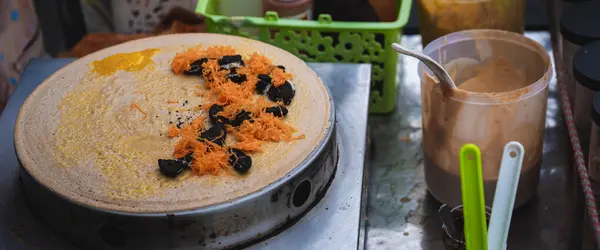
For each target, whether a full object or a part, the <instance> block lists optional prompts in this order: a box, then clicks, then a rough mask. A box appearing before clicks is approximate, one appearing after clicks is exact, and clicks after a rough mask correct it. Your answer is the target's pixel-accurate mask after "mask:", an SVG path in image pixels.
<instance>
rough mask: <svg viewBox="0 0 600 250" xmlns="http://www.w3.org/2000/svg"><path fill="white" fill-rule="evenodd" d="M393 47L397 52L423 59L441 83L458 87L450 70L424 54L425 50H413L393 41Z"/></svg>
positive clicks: (454, 87)
mask: <svg viewBox="0 0 600 250" xmlns="http://www.w3.org/2000/svg"><path fill="white" fill-rule="evenodd" d="M392 49H394V50H395V51H396V52H398V53H400V54H404V55H407V56H412V57H414V58H417V59H419V61H421V62H422V63H423V64H425V66H427V68H429V70H431V72H433V74H434V75H435V77H436V78H437V79H438V80H439V81H440V82H441V83H443V84H447V85H448V86H449V87H450V88H452V89H456V84H455V83H454V81H453V80H452V78H451V77H450V75H449V74H448V72H447V71H446V70H445V69H444V67H442V65H440V64H439V63H437V62H436V61H435V60H433V59H432V58H431V57H429V56H427V55H425V54H423V52H421V51H416V50H411V49H408V48H405V47H404V46H402V45H400V44H398V43H393V44H392Z"/></svg>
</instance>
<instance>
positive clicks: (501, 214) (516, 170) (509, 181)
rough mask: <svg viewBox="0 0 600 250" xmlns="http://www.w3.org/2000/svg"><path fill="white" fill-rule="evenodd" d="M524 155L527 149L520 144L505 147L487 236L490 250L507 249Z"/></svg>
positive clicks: (513, 142) (514, 143) (514, 142)
mask: <svg viewBox="0 0 600 250" xmlns="http://www.w3.org/2000/svg"><path fill="white" fill-rule="evenodd" d="M524 155H525V149H523V145H521V143H519V142H516V141H511V142H509V143H507V144H506V146H504V154H503V155H502V163H501V164H500V175H499V176H498V182H497V184H496V192H495V193H494V205H493V206H492V215H491V217H490V225H489V229H488V235H487V237H488V250H504V249H506V239H507V238H508V229H509V228H510V220H511V217H512V212H513V208H514V206H515V198H516V196H517V186H518V184H519V176H520V174H521V167H522V166H523V156H524Z"/></svg>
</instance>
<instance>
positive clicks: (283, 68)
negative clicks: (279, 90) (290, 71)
mask: <svg viewBox="0 0 600 250" xmlns="http://www.w3.org/2000/svg"><path fill="white" fill-rule="evenodd" d="M277 68H280V69H282V70H283V72H285V67H284V66H283V65H277Z"/></svg>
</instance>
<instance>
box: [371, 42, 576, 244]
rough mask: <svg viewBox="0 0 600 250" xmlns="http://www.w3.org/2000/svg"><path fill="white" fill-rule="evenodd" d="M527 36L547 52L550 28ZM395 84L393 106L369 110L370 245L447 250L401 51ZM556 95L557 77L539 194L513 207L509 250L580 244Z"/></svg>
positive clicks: (409, 62)
mask: <svg viewBox="0 0 600 250" xmlns="http://www.w3.org/2000/svg"><path fill="white" fill-rule="evenodd" d="M526 35H527V36H528V37H530V38H533V39H534V40H536V41H538V42H539V43H540V44H542V45H543V46H544V47H545V48H547V49H548V51H549V52H550V53H551V42H550V35H549V34H548V33H547V32H534V33H531V32H528V33H526ZM402 43H403V44H404V45H406V46H407V47H409V48H411V47H414V48H420V47H421V45H420V37H419V36H404V37H403V39H402ZM400 60H401V64H402V69H401V72H400V73H399V75H398V77H399V78H400V79H399V82H400V84H401V85H400V89H399V95H398V104H397V108H396V111H395V112H394V113H392V114H390V115H387V116H372V117H371V118H370V120H369V130H370V131H369V132H370V135H371V137H370V138H371V141H372V146H373V149H372V150H371V152H372V153H371V156H370V159H369V163H368V165H369V170H368V171H369V180H368V183H369V186H368V189H369V191H368V207H367V222H366V229H365V230H366V240H365V247H366V248H367V249H432V250H433V249H435V250H439V249H444V247H443V245H442V242H441V239H442V230H441V223H440V221H439V219H438V216H437V209H438V207H439V206H440V205H441V204H440V203H439V202H438V201H436V200H435V199H434V198H432V197H431V195H429V194H428V193H427V188H426V185H425V181H424V176H423V154H422V145H421V138H422V135H421V104H420V103H421V97H420V81H419V78H418V75H417V60H416V59H413V58H408V57H405V56H401V57H400ZM559 103H560V102H559V100H558V94H557V88H556V79H554V80H553V81H552V83H551V85H550V93H549V97H548V109H547V112H546V115H547V118H546V130H545V134H544V146H543V148H544V149H543V160H542V169H541V173H540V183H539V186H538V190H537V191H538V192H537V195H536V196H535V197H534V198H533V199H532V200H530V201H529V202H528V203H527V204H525V205H524V206H523V207H520V208H517V209H516V210H515V211H514V214H513V217H512V223H511V229H510V234H509V239H508V249H509V250H513V249H524V250H525V249H527V250H532V249H546V250H562V249H581V248H580V247H579V248H573V247H572V246H576V244H577V242H579V243H581V235H579V234H577V233H575V232H578V230H576V229H578V228H579V229H580V228H581V220H576V219H575V218H578V216H577V215H578V214H581V213H583V211H582V210H581V208H577V207H576V206H574V205H573V204H574V203H575V200H576V197H575V196H576V195H575V194H576V190H575V187H576V186H577V185H579V184H577V183H576V182H575V180H576V179H575V178H573V171H572V169H571V166H570V165H569V164H568V159H567V158H568V154H569V150H568V149H569V148H570V143H569V141H568V139H567V138H568V137H567V132H566V128H565V123H564V120H563V117H562V113H561V109H560V106H559V105H560V104H559Z"/></svg>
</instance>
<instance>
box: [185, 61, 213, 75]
mask: <svg viewBox="0 0 600 250" xmlns="http://www.w3.org/2000/svg"><path fill="white" fill-rule="evenodd" d="M205 62H208V58H201V59H198V60H196V61H194V62H192V63H191V64H190V69H189V70H186V71H184V72H183V73H184V74H186V75H194V76H202V70H204V67H202V64H204V63H205Z"/></svg>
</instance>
